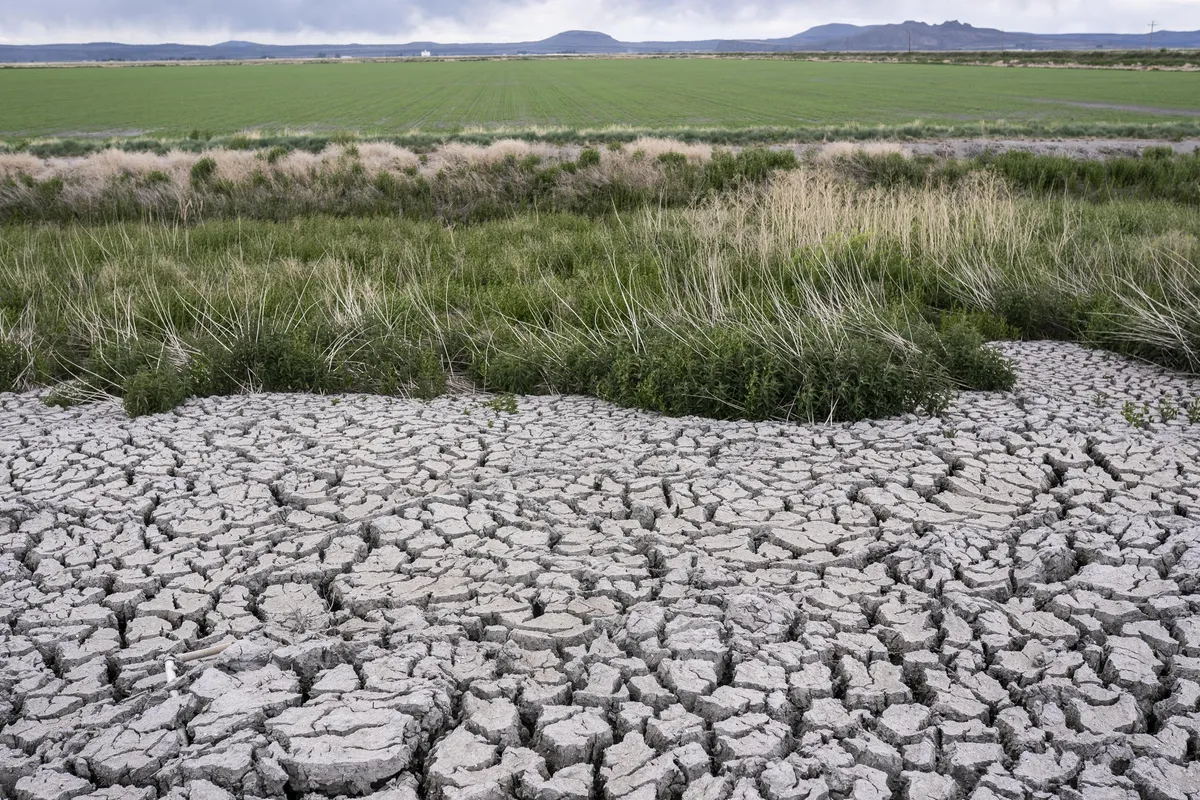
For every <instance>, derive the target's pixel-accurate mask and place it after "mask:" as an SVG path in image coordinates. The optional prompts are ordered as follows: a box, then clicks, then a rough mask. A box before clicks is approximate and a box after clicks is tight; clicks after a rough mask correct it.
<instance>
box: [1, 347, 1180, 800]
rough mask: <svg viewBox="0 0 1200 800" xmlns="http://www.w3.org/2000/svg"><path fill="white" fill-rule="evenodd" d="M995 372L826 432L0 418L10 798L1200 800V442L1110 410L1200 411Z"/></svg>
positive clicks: (265, 415) (635, 418)
mask: <svg viewBox="0 0 1200 800" xmlns="http://www.w3.org/2000/svg"><path fill="white" fill-rule="evenodd" d="M1004 349H1005V350H1006V351H1007V352H1008V353H1009V354H1010V355H1011V356H1012V357H1013V358H1014V359H1015V360H1016V361H1017V363H1018V365H1019V369H1020V374H1021V379H1020V383H1019V386H1018V389H1017V391H1016V392H1015V393H1014V394H1011V395H1010V394H969V395H965V396H963V397H962V398H961V399H960V401H959V402H958V403H957V404H956V406H955V409H954V411H953V412H952V413H951V414H950V415H949V416H948V417H947V418H946V419H945V420H936V419H935V420H929V419H918V418H915V417H914V418H906V419H897V420H887V421H879V422H869V423H860V424H856V425H841V426H820V425H817V426H798V425H789V424H765V423H755V424H748V423H723V422H712V421H706V420H695V419H688V420H680V419H666V418H661V417H657V416H654V415H649V414H645V413H640V412H635V411H628V410H622V409H617V408H614V407H611V406H609V405H606V404H604V403H600V402H597V401H592V400H587V399H581V398H522V399H520V401H519V408H518V411H517V412H516V413H513V414H508V413H497V412H494V411H492V410H489V409H484V408H480V407H479V406H478V401H477V400H475V399H472V398H464V397H457V398H446V399H441V400H438V401H435V402H432V403H428V404H423V403H419V402H415V401H414V402H409V401H389V400H387V399H384V398H371V397H357V396H355V397H347V398H344V399H342V400H341V401H340V402H338V403H336V404H335V403H333V402H332V401H331V399H330V398H327V397H324V398H323V397H313V396H246V397H235V398H224V399H213V400H206V401H195V402H191V403H188V404H187V405H186V406H184V407H182V408H181V409H179V410H178V411H177V412H176V413H173V414H168V415H162V416H157V417H147V418H141V419H137V420H129V419H126V418H125V417H124V416H123V415H122V414H121V413H120V411H119V410H118V409H117V407H116V406H115V405H109V404H105V405H95V406H89V407H83V408H77V409H74V410H69V411H64V410H59V409H51V408H46V407H44V406H43V405H42V404H41V403H40V402H39V400H38V398H37V397H35V396H33V395H6V396H3V397H0V453H2V454H3V460H4V469H3V470H0V795H3V796H4V797H17V798H21V800H35V799H37V800H40V799H41V798H45V799H46V800H68V798H73V797H87V798H110V799H111V800H117V798H130V799H131V800H132V799H133V798H152V797H156V796H160V797H161V796H170V797H175V798H183V799H185V800H202V799H203V800H218V798H227V797H230V796H231V795H232V796H235V797H289V798H299V797H303V796H336V795H373V796H374V797H377V798H388V799H389V800H402V799H404V798H415V797H429V798H448V799H450V798H453V799H454V800H484V799H490V798H508V797H513V798H521V799H522V800H533V799H537V800H576V799H578V800H585V799H586V798H630V800H651V799H652V798H678V797H683V798H687V800H708V799H709V798H713V799H715V798H727V797H736V798H741V799H742V800H754V799H755V798H766V800H799V799H800V798H806V797H811V798H823V797H832V798H849V797H853V798H863V799H864V800H865V799H866V798H884V797H889V796H894V797H898V798H899V797H912V798H920V800H938V798H955V797H963V798H966V797H972V798H979V799H980V800H992V798H1004V799H1007V800H1019V799H1021V798H1048V797H1067V798H1088V799H1089V800H1118V799H1119V798H1131V800H1132V798H1138V797H1141V798H1148V799H1152V800H1160V799H1162V800H1166V799H1171V800H1173V799H1174V798H1181V799H1183V800H1189V799H1190V800H1195V798H1200V763H1198V762H1197V747H1198V745H1200V710H1198V708H1200V588H1198V583H1200V523H1198V521H1197V518H1198V516H1200V445H1198V440H1200V436H1197V433H1196V432H1197V431H1198V430H1200V428H1196V427H1191V426H1189V425H1188V423H1187V421H1186V420H1184V419H1180V420H1176V421H1174V422H1171V423H1169V424H1164V425H1158V424H1156V425H1154V426H1153V427H1152V428H1151V429H1150V430H1145V431H1143V430H1135V429H1133V428H1131V427H1130V426H1129V425H1128V424H1127V423H1126V422H1125V421H1124V419H1122V417H1121V414H1120V412H1119V409H1120V407H1121V404H1122V403H1123V402H1124V401H1125V400H1127V399H1132V400H1135V401H1138V402H1140V401H1142V400H1148V401H1150V402H1152V403H1154V402H1157V400H1158V399H1159V397H1160V396H1161V395H1162V394H1163V393H1168V392H1169V393H1176V395H1177V397H1178V398H1184V399H1187V398H1191V397H1194V396H1197V395H1198V394H1200V383H1198V382H1194V381H1189V380H1187V379H1184V378H1181V377H1179V376H1174V375H1170V374H1166V373H1163V372H1161V371H1159V370H1157V369H1154V368H1149V367H1145V366H1141V365H1136V364H1131V363H1129V362H1126V361H1123V360H1120V359H1118V358H1115V357H1113V356H1109V355H1106V354H1103V353H1098V352H1092V351H1086V350H1083V349H1081V348H1078V347H1075V346H1072V345H1062V344H1023V345H1004ZM1102 393H1103V394H1102ZM1098 396H1099V397H1098ZM1097 399H1099V402H1097ZM468 411H469V412H470V413H466V412H468ZM231 639H232V640H234V642H235V643H234V644H233V645H232V646H230V647H229V648H228V649H226V650H224V651H223V652H222V653H221V654H219V655H217V656H215V657H212V658H208V659H205V660H199V661H194V662H189V663H180V664H179V665H178V676H177V677H176V678H175V679H174V680H173V681H171V682H170V683H168V682H167V674H166V671H165V669H164V657H165V656H167V655H169V654H176V655H178V654H180V653H183V652H186V651H194V650H197V649H200V648H204V647H207V646H211V645H213V644H216V643H219V642H225V641H229V640H231Z"/></svg>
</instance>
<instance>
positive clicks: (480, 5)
mask: <svg viewBox="0 0 1200 800" xmlns="http://www.w3.org/2000/svg"><path fill="white" fill-rule="evenodd" d="M835 7H836V10H835ZM905 19H916V20H920V21H923V22H931V23H934V22H942V21H944V20H947V19H959V20H960V21H962V22H969V23H971V24H972V25H976V26H980V27H997V28H1005V29H1008V30H1021V31H1029V32H1035V33H1069V32H1077V31H1091V32H1105V33H1142V32H1145V31H1147V30H1148V26H1149V23H1150V21H1151V20H1157V22H1158V27H1159V28H1167V29H1171V30H1196V29H1200V0H974V2H967V3H964V2H962V0H924V1H920V0H840V2H837V3H831V2H828V0H758V1H757V2H738V1H737V0H732V1H731V0H0V43H6V44H31V43H43V42H84V41H121V42H133V43H150V42H164V41H171V42H186V43H193V44H213V43H216V42H220V41H225V40H227V39H249V40H253V41H258V42H267V43H277V44H293V43H346V42H406V41H414V40H426V39H431V40H434V41H442V42H481V41H493V42H494V41H528V40H535V39H542V38H545V37H546V36H550V35H552V34H554V33H558V32H559V31H562V30H567V29H573V28H582V29H588V30H600V31H604V32H605V33H609V34H612V35H613V36H615V37H617V38H618V39H622V40H625V41H639V40H653V39H660V40H664V39H665V40H669V39H707V38H766V37H780V36H790V35H792V34H794V33H799V32H800V31H802V30H804V29H806V28H809V27H812V26H813V25H820V24H823V23H827V22H852V23H857V24H872V23H881V22H900V21H903V20H905Z"/></svg>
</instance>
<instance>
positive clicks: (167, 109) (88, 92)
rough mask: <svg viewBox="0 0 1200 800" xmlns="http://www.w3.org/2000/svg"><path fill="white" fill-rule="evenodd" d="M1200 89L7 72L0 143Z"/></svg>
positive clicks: (1012, 109)
mask: <svg viewBox="0 0 1200 800" xmlns="http://www.w3.org/2000/svg"><path fill="white" fill-rule="evenodd" d="M1197 117H1200V75H1198V74H1195V73H1187V72H1149V71H1126V70H1085V69H1029V68H1026V69H1000V68H993V67H971V66H947V65H931V64H879V63H815V62H804V61H785V60H766V59H764V60H739V59H584V60H512V61H463V62H453V61H450V62H445V61H436V62H428V63H422V62H393V63H383V62H376V63H344V64H342V63H312V64H294V63H293V64H283V63H280V64H269V63H263V64H239V65H217V66H148V67H136V68H132V67H130V68H113V67H86V68H32V69H0V135H3V136H9V137H14V136H17V137H22V136H45V135H59V136H76V135H86V134H113V135H135V134H141V133H150V134H160V135H179V134H185V133H187V132H188V131H191V130H193V129H200V130H204V131H208V132H211V133H213V134H225V133H231V132H235V131H239V130H243V129H248V128H261V129H269V130H277V129H283V128H289V129H302V130H314V131H330V130H342V129H353V130H358V131H361V132H364V133H380V134H386V133H401V132H412V131H458V130H462V129H464V128H484V129H496V128H533V127H538V128H557V129H594V128H603V127H608V126H629V127H634V128H645V129H661V130H671V129H685V128H693V129H694V128H725V129H740V128H750V127H759V126H787V127H803V126H817V125H844V124H848V123H861V124H864V125H874V124H887V125H899V124H906V123H911V122H913V121H914V120H922V121H925V122H928V123H941V124H961V123H964V122H976V121H981V120H983V121H998V120H1006V121H1008V122H1043V123H1047V124H1066V123H1071V122H1081V123H1092V122H1105V121H1109V122H1143V123H1149V122H1170V121H1192V122H1195V121H1197Z"/></svg>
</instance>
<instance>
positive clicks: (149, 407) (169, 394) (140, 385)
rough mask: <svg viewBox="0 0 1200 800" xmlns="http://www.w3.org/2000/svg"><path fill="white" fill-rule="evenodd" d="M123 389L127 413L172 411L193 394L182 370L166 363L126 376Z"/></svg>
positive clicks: (134, 415)
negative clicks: (181, 372)
mask: <svg viewBox="0 0 1200 800" xmlns="http://www.w3.org/2000/svg"><path fill="white" fill-rule="evenodd" d="M121 391H122V399H123V404H124V406H125V413H127V414H128V415H129V416H131V417H141V416H144V415H146V414H162V413H164V412H167V411H170V410H171V409H173V408H175V407H176V406H177V405H179V404H180V403H182V402H183V401H184V400H186V399H187V398H188V396H189V395H190V394H191V392H190V391H189V386H188V384H187V380H186V379H185V378H184V376H183V375H181V374H180V372H179V370H177V369H175V368H174V367H172V366H166V365H164V366H159V367H157V368H143V369H140V370H138V371H137V372H135V373H133V374H132V375H130V376H129V377H127V378H126V379H125V382H124V384H123V385H122V387H121Z"/></svg>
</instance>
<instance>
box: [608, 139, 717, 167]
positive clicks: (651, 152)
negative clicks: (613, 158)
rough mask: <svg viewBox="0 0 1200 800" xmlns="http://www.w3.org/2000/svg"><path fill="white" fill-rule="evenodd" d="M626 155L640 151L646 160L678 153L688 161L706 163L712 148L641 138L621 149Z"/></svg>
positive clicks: (695, 144) (707, 145) (705, 145)
mask: <svg viewBox="0 0 1200 800" xmlns="http://www.w3.org/2000/svg"><path fill="white" fill-rule="evenodd" d="M622 150H623V151H625V152H628V153H636V152H638V151H641V152H642V153H645V154H646V157H647V158H651V159H656V158H658V157H659V156H661V155H663V154H665V153H679V154H681V155H683V156H686V157H687V159H688V160H689V161H696V162H699V161H707V160H708V159H710V158H712V153H713V148H712V145H710V144H703V143H690V144H689V143H687V142H679V141H676V140H674V139H658V138H651V137H648V136H643V137H641V138H640V139H637V140H635V141H634V142H632V143H631V144H627V145H625V146H624V147H623V148H622Z"/></svg>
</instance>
